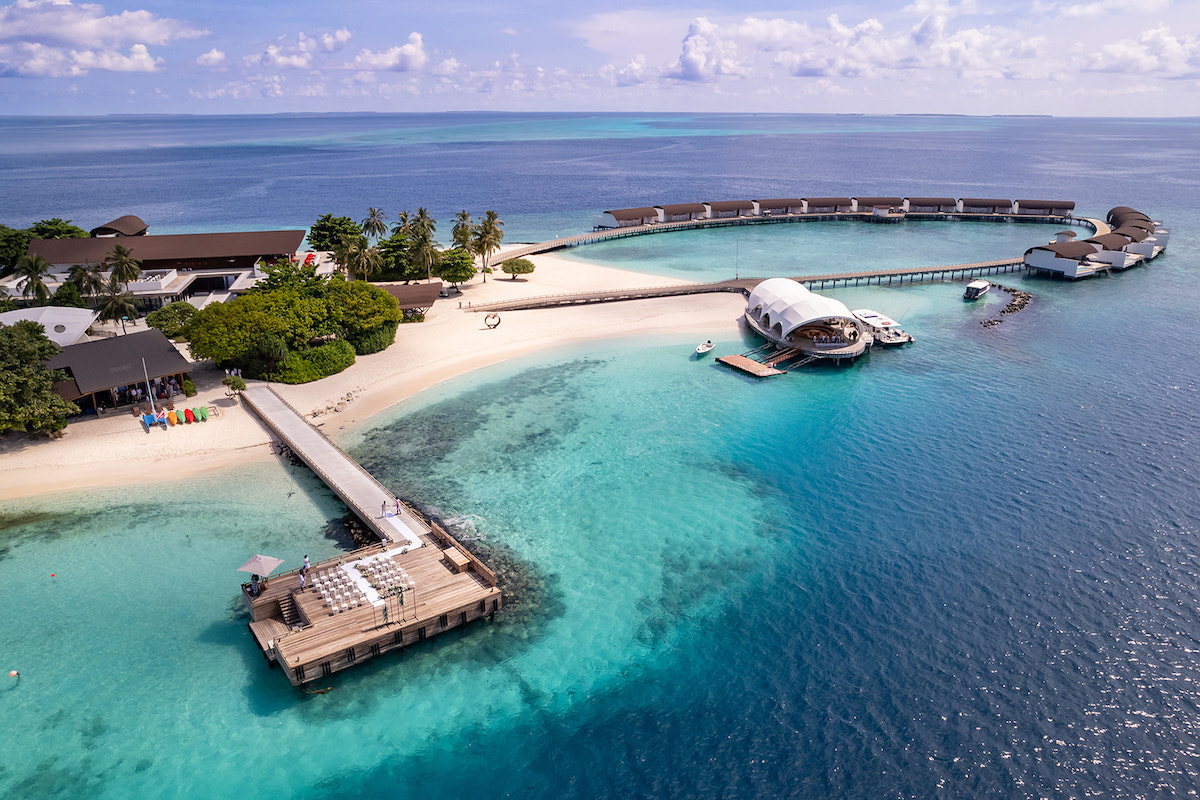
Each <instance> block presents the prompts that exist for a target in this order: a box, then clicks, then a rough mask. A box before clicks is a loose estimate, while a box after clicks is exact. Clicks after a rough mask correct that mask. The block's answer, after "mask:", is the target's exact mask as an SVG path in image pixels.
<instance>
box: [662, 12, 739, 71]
mask: <svg viewBox="0 0 1200 800" xmlns="http://www.w3.org/2000/svg"><path fill="white" fill-rule="evenodd" d="M736 49H737V48H736V45H734V44H733V43H726V42H725V41H723V40H722V38H721V35H720V33H719V31H718V28H717V26H716V25H715V24H713V23H712V22H709V21H708V19H707V18H705V17H697V18H696V19H695V20H693V21H692V24H691V25H689V26H688V32H687V35H686V36H684V37H683V52H682V53H680V54H679V61H678V62H677V64H676V67H675V69H674V70H672V71H671V73H670V74H671V77H673V78H679V79H680V80H685V81H698V82H705V81H711V80H714V79H715V78H716V77H717V76H719V75H740V74H741V72H742V70H741V67H740V66H739V65H738V63H737V60H736V59H735V58H734V54H735V52H736Z"/></svg>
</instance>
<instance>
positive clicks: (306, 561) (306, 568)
mask: <svg viewBox="0 0 1200 800" xmlns="http://www.w3.org/2000/svg"><path fill="white" fill-rule="evenodd" d="M311 566H312V564H309V563H308V556H305V557H304V571H305V572H308V568H309V567H311Z"/></svg>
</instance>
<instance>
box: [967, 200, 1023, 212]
mask: <svg viewBox="0 0 1200 800" xmlns="http://www.w3.org/2000/svg"><path fill="white" fill-rule="evenodd" d="M958 210H959V211H960V212H962V213H963V214H1011V213H1013V201H1012V200H991V199H986V198H981V197H964V198H962V199H961V200H959V201H958Z"/></svg>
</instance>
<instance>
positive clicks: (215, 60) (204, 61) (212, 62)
mask: <svg viewBox="0 0 1200 800" xmlns="http://www.w3.org/2000/svg"><path fill="white" fill-rule="evenodd" d="M196 63H197V64H199V65H200V66H202V67H220V66H222V65H224V64H225V53H223V52H222V51H220V50H218V49H217V48H215V47H214V48H213V49H212V50H209V51H208V52H207V53H205V54H204V55H202V56H200V57H199V58H197V59H196Z"/></svg>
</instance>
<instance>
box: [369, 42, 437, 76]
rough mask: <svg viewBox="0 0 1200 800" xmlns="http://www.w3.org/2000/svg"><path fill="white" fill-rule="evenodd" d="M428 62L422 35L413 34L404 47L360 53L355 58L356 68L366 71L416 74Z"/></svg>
mask: <svg viewBox="0 0 1200 800" xmlns="http://www.w3.org/2000/svg"><path fill="white" fill-rule="evenodd" d="M428 60H429V57H428V56H427V55H426V54H425V44H424V41H423V40H422V38H421V34H419V33H416V32H413V33H410V34H409V35H408V41H407V42H405V43H404V44H402V45H398V46H396V47H392V48H389V49H387V50H383V51H380V52H374V51H371V50H362V51H360V52H359V54H358V55H357V56H355V57H354V66H355V67H356V68H358V69H366V70H393V71H395V72H416V71H418V70H420V69H421V68H422V67H424V66H425V63H426V62H427V61H428Z"/></svg>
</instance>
